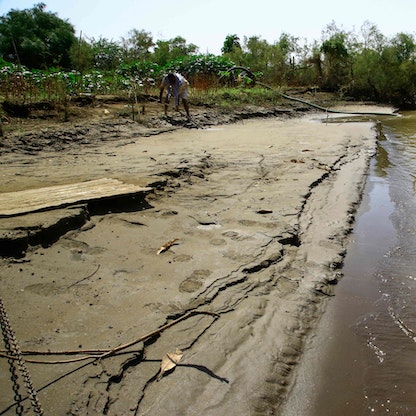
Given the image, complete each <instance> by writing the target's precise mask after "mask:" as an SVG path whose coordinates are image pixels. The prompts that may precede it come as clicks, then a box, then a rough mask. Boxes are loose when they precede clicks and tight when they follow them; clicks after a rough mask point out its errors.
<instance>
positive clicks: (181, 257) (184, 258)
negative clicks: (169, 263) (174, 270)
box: [173, 254, 192, 263]
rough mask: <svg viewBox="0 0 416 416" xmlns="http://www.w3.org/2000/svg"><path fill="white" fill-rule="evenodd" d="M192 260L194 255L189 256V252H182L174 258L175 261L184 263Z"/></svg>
mask: <svg viewBox="0 0 416 416" xmlns="http://www.w3.org/2000/svg"><path fill="white" fill-rule="evenodd" d="M191 260H192V256H189V255H188V254H180V255H179V256H176V257H174V258H173V261H177V262H179V263H184V262H187V261H191Z"/></svg>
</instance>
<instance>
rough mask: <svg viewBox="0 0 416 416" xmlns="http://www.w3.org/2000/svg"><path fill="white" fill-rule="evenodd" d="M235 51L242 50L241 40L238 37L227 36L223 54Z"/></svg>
mask: <svg viewBox="0 0 416 416" xmlns="http://www.w3.org/2000/svg"><path fill="white" fill-rule="evenodd" d="M235 49H240V50H241V44H240V38H239V37H238V36H237V35H227V36H226V38H225V41H224V45H223V47H222V48H221V52H222V53H223V54H224V55H225V54H230V53H232V52H233V51H234V50H235Z"/></svg>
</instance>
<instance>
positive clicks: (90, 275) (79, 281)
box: [68, 264, 101, 289]
mask: <svg viewBox="0 0 416 416" xmlns="http://www.w3.org/2000/svg"><path fill="white" fill-rule="evenodd" d="M100 267H101V265H100V264H99V265H98V266H97V269H96V270H95V272H92V273H91V274H89V275H88V276H87V277H83V278H82V279H81V280H78V281H76V282H75V283H72V285H69V286H68V289H70V288H71V287H73V286H75V285H77V284H78V283H81V282H83V281H84V280H87V279H89V278H90V277H93V276H94V275H95V273H97V272H98V270H99V269H100Z"/></svg>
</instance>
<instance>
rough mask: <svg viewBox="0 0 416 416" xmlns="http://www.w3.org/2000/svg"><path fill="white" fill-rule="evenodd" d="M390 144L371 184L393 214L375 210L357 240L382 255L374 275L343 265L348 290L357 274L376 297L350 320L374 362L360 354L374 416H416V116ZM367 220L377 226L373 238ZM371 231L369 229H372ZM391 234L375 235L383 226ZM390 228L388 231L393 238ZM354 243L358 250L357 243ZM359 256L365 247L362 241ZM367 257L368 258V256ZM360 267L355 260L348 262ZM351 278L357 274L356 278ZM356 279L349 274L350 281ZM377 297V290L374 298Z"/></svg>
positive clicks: (393, 133) (376, 199)
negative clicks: (364, 309) (381, 214)
mask: <svg viewBox="0 0 416 416" xmlns="http://www.w3.org/2000/svg"><path fill="white" fill-rule="evenodd" d="M383 131H384V134H385V140H383V141H382V142H380V143H379V149H378V150H379V151H378V153H377V157H376V160H375V163H374V169H373V172H372V176H371V178H370V181H372V182H373V183H378V185H379V186H380V185H381V186H382V187H384V192H385V195H383V194H382V193H380V192H379V193H377V194H374V189H375V188H373V189H372V190H371V191H370V194H369V198H370V201H373V202H372V204H373V205H374V206H376V207H377V205H378V206H383V205H384V206H385V207H390V208H387V211H386V212H388V211H390V214H389V215H388V217H387V218H383V216H381V217H380V211H379V210H378V209H377V208H376V209H374V206H373V207H371V206H370V209H369V210H368V211H367V212H366V213H365V214H364V215H362V216H361V218H360V219H359V221H358V222H357V226H356V230H355V235H356V236H357V238H358V239H359V240H362V238H363V237H364V239H365V241H366V244H367V245H368V244H370V245H374V246H377V247H379V248H382V250H381V251H380V252H379V253H378V254H377V253H374V254H372V255H371V258H372V260H371V262H372V263H373V265H374V269H373V270H372V271H371V273H370V274H368V273H366V270H365V268H363V267H358V270H357V265H356V264H355V266H354V270H352V273H351V269H350V268H349V267H348V264H347V263H346V266H345V277H346V279H345V286H346V287H347V288H348V286H351V285H354V280H355V279H357V277H358V276H357V273H358V274H359V275H360V276H361V278H364V279H366V280H367V282H368V283H369V284H370V285H371V286H373V287H374V289H376V291H377V296H369V297H368V298H367V302H368V311H366V312H365V313H364V314H362V316H360V317H359V318H358V319H353V320H352V321H351V324H350V325H351V328H352V330H353V333H354V335H355V336H356V337H357V339H358V340H359V342H360V344H361V345H362V346H363V345H366V347H367V348H368V351H370V353H371V354H370V356H367V355H366V354H364V355H362V364H361V365H362V368H363V381H364V383H363V393H364V395H363V397H364V399H365V401H366V406H365V409H366V412H365V414H366V413H368V414H370V413H371V414H377V415H381V414H389V415H391V414H393V415H414V414H416V383H415V382H414V377H415V374H416V334H415V331H416V304H415V303H414V299H415V298H416V256H415V254H416V238H415V237H416V198H415V194H414V178H415V176H416V113H406V114H405V115H404V116H403V117H401V118H394V119H389V120H385V121H384V122H383ZM363 221H367V222H368V223H369V224H371V225H370V226H371V227H372V228H373V233H374V234H375V238H374V235H369V234H368V232H367V231H366V227H365V226H364V225H363ZM367 227H368V224H367ZM378 227H380V228H383V229H384V232H387V235H385V236H384V238H383V240H381V239H380V238H379V237H377V228H378ZM389 228H390V232H389ZM353 244H357V241H356V242H355V243H353ZM358 244H359V245H360V248H361V250H363V249H364V246H363V244H362V242H360V241H358ZM366 254H367V255H369V254H370V253H369V252H366ZM350 261H353V262H354V263H356V262H357V258H350ZM350 274H351V275H350ZM349 275H350V276H349ZM373 293H375V292H373Z"/></svg>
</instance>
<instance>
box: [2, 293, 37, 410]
mask: <svg viewBox="0 0 416 416" xmlns="http://www.w3.org/2000/svg"><path fill="white" fill-rule="evenodd" d="M0 326H1V331H2V334H3V340H4V345H5V347H6V350H7V353H8V354H9V355H10V356H11V357H13V358H10V359H9V360H8V363H9V369H10V374H11V380H12V383H13V387H12V388H13V392H14V400H15V402H16V414H17V415H22V414H23V406H22V401H23V398H22V396H21V394H20V386H19V383H18V371H17V370H19V371H20V374H21V376H22V377H23V381H24V383H25V386H26V390H27V393H28V395H29V399H30V403H31V405H32V408H33V410H34V412H35V414H36V415H43V414H44V413H43V409H42V407H41V405H40V403H39V400H38V397H37V394H36V390H35V389H34V387H33V384H32V380H31V378H30V374H29V371H28V369H27V367H26V363H25V361H24V359H23V355H22V352H21V350H20V347H19V344H18V343H17V340H16V337H15V334H14V331H13V329H12V327H11V325H10V321H9V318H8V316H7V313H6V309H5V307H4V304H3V301H2V299H1V298H0ZM16 362H17V366H16Z"/></svg>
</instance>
